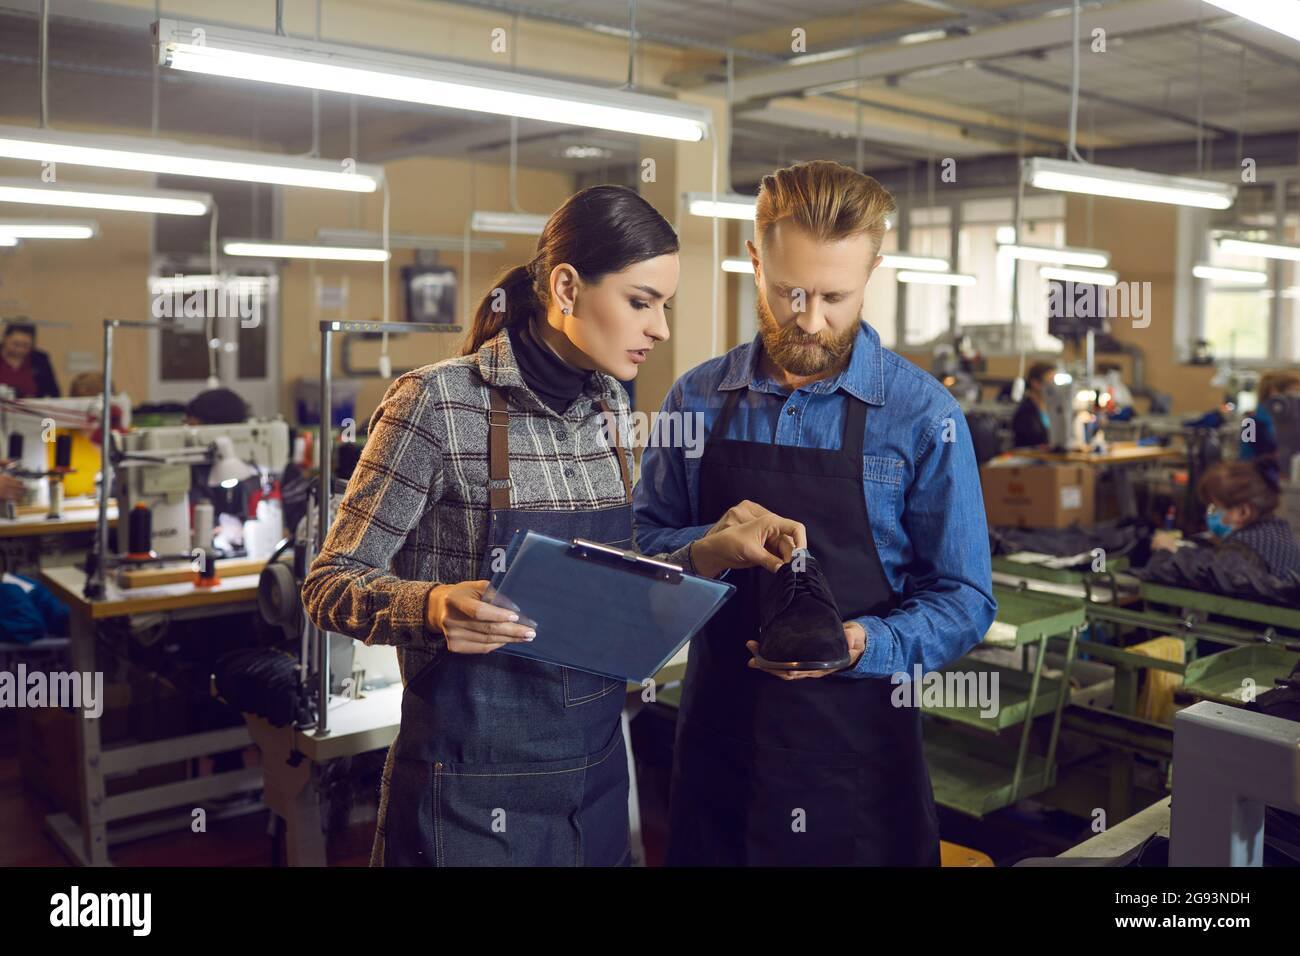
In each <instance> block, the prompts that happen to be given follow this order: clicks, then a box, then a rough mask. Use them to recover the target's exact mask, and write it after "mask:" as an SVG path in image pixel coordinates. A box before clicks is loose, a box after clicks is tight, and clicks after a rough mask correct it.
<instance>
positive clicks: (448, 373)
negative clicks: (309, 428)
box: [302, 331, 687, 675]
mask: <svg viewBox="0 0 1300 956" xmlns="http://www.w3.org/2000/svg"><path fill="white" fill-rule="evenodd" d="M489 386H497V387H500V388H503V389H504V390H505V392H506V394H507V395H508V397H509V400H510V432H509V435H510V506H511V507H512V508H518V509H521V510H529V509H539V510H572V511H583V510H589V509H595V508H605V507H609V506H611V505H618V504H621V503H623V502H624V501H625V495H624V490H623V481H622V477H621V474H620V471H619V467H618V460H617V459H616V458H615V456H614V451H613V449H612V448H610V447H609V446H608V445H607V444H606V442H605V441H604V438H603V425H604V422H603V419H602V415H601V411H600V405H599V403H600V402H601V401H603V402H605V404H606V405H607V407H608V408H609V410H610V411H611V412H613V413H614V414H615V415H616V416H617V417H618V420H619V422H620V423H622V427H623V429H624V434H626V428H627V415H628V399H627V393H626V392H625V391H624V390H623V387H622V386H621V385H620V384H619V383H618V382H617V380H615V379H614V378H613V377H611V376H609V375H606V374H604V373H602V372H597V373H595V374H594V375H592V377H591V379H590V381H589V382H588V383H587V386H586V388H585V389H584V391H583V393H582V394H581V395H580V396H579V397H578V398H577V399H576V400H575V401H574V402H573V403H572V404H571V405H570V406H569V408H568V409H567V410H566V411H565V413H564V414H563V415H559V414H557V413H556V412H555V411H553V410H552V409H550V408H549V407H547V406H546V405H545V404H543V402H542V401H541V399H539V398H538V397H537V396H536V395H535V394H534V393H533V392H532V390H531V389H529V388H528V386H527V384H526V383H525V382H524V379H523V376H522V375H521V374H520V372H519V366H518V365H517V364H516V362H515V357H514V353H513V351H512V350H511V347H510V338H509V336H508V335H507V334H506V333H505V332H504V331H502V332H501V333H499V334H497V335H496V336H494V337H493V338H491V339H489V340H488V341H487V342H486V343H484V344H483V346H482V347H481V348H480V349H479V350H478V352H477V353H476V354H474V355H467V356H460V357H457V358H452V359H447V360H446V361H442V362H438V363H437V364H435V365H427V366H425V367H423V368H419V369H415V370H414V371H411V372H407V373H406V374H405V375H402V376H401V377H400V378H398V379H397V380H396V381H395V382H393V384H392V386H391V387H390V388H389V390H388V392H387V393H386V394H385V395H384V398H383V401H382V402H381V403H380V405H379V407H378V409H376V411H375V414H374V415H373V416H372V418H371V420H370V434H369V438H368V439H367V441H366V444H365V447H364V448H363V449H362V452H361V459H360V461H359V462H358V463H357V466H356V470H355V471H354V472H353V475H352V478H351V480H350V481H349V482H348V487H347V491H346V492H345V494H344V496H343V499H342V502H341V504H340V505H339V508H338V514H337V517H336V518H335V519H334V521H333V523H332V524H331V526H330V532H329V535H328V536H327V538H326V539H325V544H324V546H323V547H322V549H321V553H320V554H319V555H318V556H317V558H316V560H315V562H313V564H312V566H311V570H310V572H309V573H308V575H307V579H306V581H304V583H303V588H302V598H303V604H304V606H305V608H306V610H307V613H308V615H309V616H310V617H311V619H312V620H313V621H315V622H316V624H317V626H319V627H321V628H323V629H325V630H330V631H336V632H338V633H341V634H348V635H350V636H352V637H354V638H357V639H358V640H363V641H365V642H366V643H367V644H395V645H397V646H398V659H399V662H400V664H401V667H402V673H403V675H407V674H414V673H417V672H418V671H419V670H420V669H421V667H420V665H421V664H423V663H428V662H431V661H432V659H433V658H434V657H436V655H437V654H438V652H439V651H440V650H441V649H443V648H445V646H446V645H445V641H444V640H443V638H442V636H441V635H440V634H438V633H436V632H433V631H430V630H429V629H428V628H427V627H426V626H425V605H426V602H427V601H428V595H429V592H430V591H431V590H432V589H433V588H434V586H435V585H437V584H452V583H455V582H458V581H469V580H478V579H479V577H480V573H481V566H482V560H483V555H484V552H485V551H486V549H487V523H488V454H487V450H488V415H487V412H488V395H489V392H488V388H489ZM623 453H624V455H625V456H626V458H627V463H628V473H629V474H634V471H633V469H634V463H633V460H632V453H631V451H630V449H629V448H628V447H627V444H626V442H624V449H623ZM634 535H635V531H634ZM633 546H634V547H635V538H634V544H633ZM666 560H669V561H674V562H676V563H682V564H685V563H686V562H687V556H686V548H682V549H680V550H678V551H675V552H673V553H672V554H671V555H667V556H666ZM413 657H418V658H420V659H419V660H413V659H412V658H413Z"/></svg>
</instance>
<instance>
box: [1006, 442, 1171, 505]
mask: <svg viewBox="0 0 1300 956" xmlns="http://www.w3.org/2000/svg"><path fill="white" fill-rule="evenodd" d="M1015 455H1016V456H1017V457H1020V458H1032V459H1034V460H1036V461H1047V462H1057V463H1061V464H1071V465H1086V466H1088V467H1090V468H1096V469H1097V470H1099V471H1101V470H1108V469H1113V470H1114V472H1115V495H1116V498H1117V499H1118V503H1119V514H1120V516H1121V517H1123V518H1136V517H1137V495H1136V493H1135V492H1134V490H1133V476H1132V474H1130V470H1131V469H1132V468H1134V467H1136V466H1138V465H1151V464H1155V463H1156V462H1161V461H1183V460H1185V458H1186V455H1185V454H1184V453H1183V452H1181V451H1176V450H1174V449H1172V448H1165V447H1162V446H1159V445H1138V444H1136V443H1134V442H1113V443H1112V444H1111V445H1110V447H1109V448H1107V449H1106V450H1105V451H1101V452H1094V451H1047V450H1045V449H1041V448H1017V449H1015Z"/></svg>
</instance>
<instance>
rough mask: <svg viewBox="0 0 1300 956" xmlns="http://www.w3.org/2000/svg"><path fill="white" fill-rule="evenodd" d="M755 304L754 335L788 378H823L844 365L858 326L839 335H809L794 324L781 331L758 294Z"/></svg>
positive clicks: (830, 333)
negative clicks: (788, 375) (755, 322)
mask: <svg viewBox="0 0 1300 956" xmlns="http://www.w3.org/2000/svg"><path fill="white" fill-rule="evenodd" d="M757 300H758V301H757V306H758V332H759V334H760V335H761V336H762V337H763V348H764V349H765V350H766V351H767V354H768V357H769V358H770V359H771V360H772V361H773V362H775V363H776V364H777V365H779V366H780V367H781V368H783V369H785V371H787V372H789V373H790V374H791V375H824V374H826V373H827V372H832V371H835V370H836V369H838V368H840V367H841V366H843V365H846V364H847V363H848V360H849V354H850V353H851V352H852V351H853V340H854V339H855V338H857V335H858V323H856V322H855V323H853V324H852V325H850V326H849V327H848V328H847V329H845V330H844V331H843V332H841V333H839V334H836V333H835V332H834V331H832V330H831V329H825V330H823V331H821V332H818V333H817V334H816V335H809V334H808V333H807V332H805V331H804V330H803V329H801V328H799V325H798V323H796V322H791V323H789V324H788V325H786V326H785V328H782V327H781V326H780V324H779V323H778V322H777V321H776V316H774V315H773V314H772V310H771V309H770V308H768V305H767V298H766V297H765V296H764V295H762V294H761V293H760V294H759V295H758V297H757Z"/></svg>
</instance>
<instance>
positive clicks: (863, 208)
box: [754, 159, 897, 253]
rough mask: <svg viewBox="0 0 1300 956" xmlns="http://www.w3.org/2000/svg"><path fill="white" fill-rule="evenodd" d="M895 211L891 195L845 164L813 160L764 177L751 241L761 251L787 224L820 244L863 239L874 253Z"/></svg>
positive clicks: (877, 183)
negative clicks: (855, 237) (773, 228)
mask: <svg viewBox="0 0 1300 956" xmlns="http://www.w3.org/2000/svg"><path fill="white" fill-rule="evenodd" d="M896 216H897V206H896V205H895V204H894V197H893V196H892V195H890V193H889V190H888V189H886V188H885V187H884V186H882V185H880V183H879V182H877V181H876V180H875V179H873V178H872V177H870V176H867V175H865V174H864V173H860V172H858V171H857V170H855V169H852V168H850V167H848V166H845V165H844V164H843V163H836V162H832V161H831V160H829V159H814V160H812V161H810V162H807V163H796V164H795V165H793V166H787V167H786V168H785V169H778V170H777V171H776V172H774V173H769V174H768V175H766V176H764V177H763V183H762V185H761V186H760V187H759V190H758V208H757V210H756V211H755V214H754V236H755V238H756V239H757V240H758V243H757V244H758V247H759V248H760V249H761V248H763V241H764V238H765V237H766V235H767V230H768V229H769V228H770V227H771V226H772V225H774V224H775V223H777V222H780V221H781V220H783V219H789V220H791V221H792V222H793V223H794V224H795V225H797V226H799V227H800V228H801V229H804V230H807V231H808V232H809V233H811V234H812V236H813V237H814V238H816V239H818V240H819V241H821V242H835V241H837V240H839V239H845V238H847V237H849V236H853V235H857V234H858V233H863V232H865V233H867V234H868V235H869V236H871V238H872V240H873V241H874V242H875V244H876V252H877V253H879V252H880V245H881V243H882V242H883V241H884V239H885V230H886V229H887V228H889V225H888V224H887V223H886V220H888V222H889V223H893V222H894V220H895V217H896Z"/></svg>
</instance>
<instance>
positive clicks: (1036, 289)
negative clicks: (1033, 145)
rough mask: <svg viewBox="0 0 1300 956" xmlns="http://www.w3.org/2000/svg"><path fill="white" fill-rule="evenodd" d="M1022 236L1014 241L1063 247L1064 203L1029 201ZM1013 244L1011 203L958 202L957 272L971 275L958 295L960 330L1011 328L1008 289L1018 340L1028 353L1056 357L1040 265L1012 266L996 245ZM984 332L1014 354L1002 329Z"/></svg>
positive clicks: (1059, 199)
mask: <svg viewBox="0 0 1300 956" xmlns="http://www.w3.org/2000/svg"><path fill="white" fill-rule="evenodd" d="M1021 227H1022V232H1023V235H1022V236H1020V237H1019V241H1021V242H1023V243H1025V244H1027V245H1035V246H1063V245H1065V201H1064V199H1063V198H1062V197H1060V196H1029V197H1026V198H1025V199H1024V203H1023V205H1022V207H1021ZM1015 241H1017V237H1016V228H1015V203H1014V201H1013V200H1011V199H976V200H969V201H967V202H964V203H962V220H961V228H960V229H959V230H958V237H957V269H958V271H960V272H965V273H968V274H970V275H973V276H975V278H976V283H975V285H972V286H959V287H958V290H957V322H958V324H959V325H961V326H963V327H976V326H990V325H994V326H997V325H1002V326H1006V325H1010V324H1011V321H1012V307H1011V305H1012V290H1013V286H1015V285H1018V287H1019V306H1020V326H1021V334H1022V336H1026V337H1027V338H1026V339H1025V341H1026V344H1027V345H1028V347H1029V348H1030V349H1031V350H1033V351H1048V352H1059V351H1060V350H1061V342H1060V340H1059V339H1056V338H1053V337H1052V336H1050V335H1048V334H1047V282H1046V281H1045V280H1044V279H1043V278H1042V276H1041V275H1040V274H1039V270H1040V269H1041V267H1042V264H1041V263H1037V262H1026V261H1024V260H1021V262H1020V263H1019V270H1018V272H1019V274H1018V275H1017V270H1016V263H1015V260H1013V259H1012V257H1011V256H1010V255H1008V254H1007V253H1005V252H1002V251H1000V249H999V246H1001V245H1004V244H1007V243H1012V242H1015ZM995 331H997V330H991V329H990V330H986V332H987V333H989V335H988V338H989V339H990V342H992V341H993V340H997V341H998V342H999V344H1000V346H1001V348H999V349H997V350H998V351H1000V350H1002V349H1005V350H1007V351H1014V350H1015V348H1016V345H1015V340H1014V338H1013V336H1012V335H1011V334H1009V333H1010V330H1007V332H1006V333H1004V334H1001V335H996V336H994V335H992V334H991V333H993V332H995Z"/></svg>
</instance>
